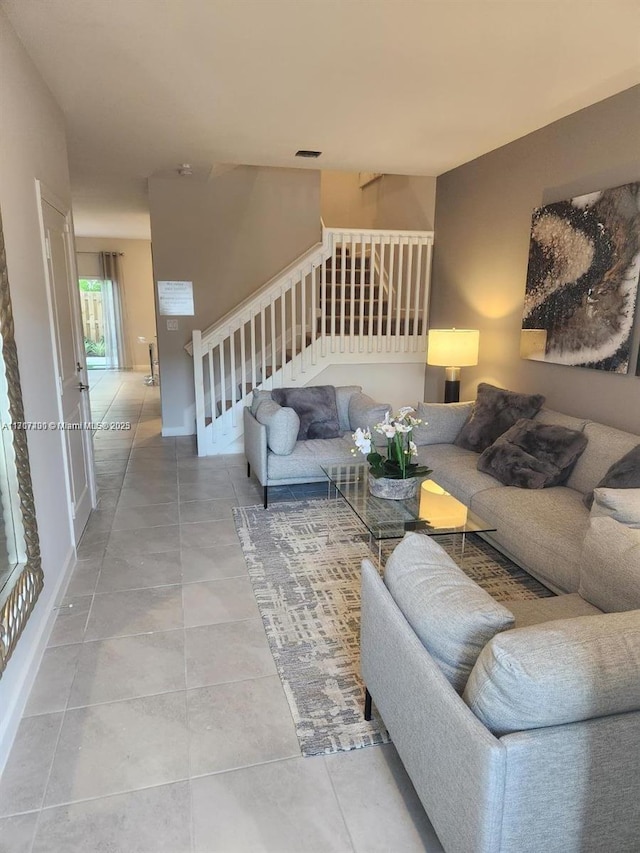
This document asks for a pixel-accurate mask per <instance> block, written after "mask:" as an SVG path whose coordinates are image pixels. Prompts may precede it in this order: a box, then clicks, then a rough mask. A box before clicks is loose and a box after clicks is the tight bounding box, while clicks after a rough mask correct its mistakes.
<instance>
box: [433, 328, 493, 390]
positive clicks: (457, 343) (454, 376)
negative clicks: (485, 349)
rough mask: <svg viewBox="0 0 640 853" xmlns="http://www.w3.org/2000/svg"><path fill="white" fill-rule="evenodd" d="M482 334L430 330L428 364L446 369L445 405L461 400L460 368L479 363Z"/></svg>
mask: <svg viewBox="0 0 640 853" xmlns="http://www.w3.org/2000/svg"><path fill="white" fill-rule="evenodd" d="M479 340H480V332H479V331H478V330H477V329H429V344H428V347H427V364H431V365H434V366H436V367H446V371H445V383H444V401H445V403H457V402H458V401H459V399H460V368H461V367H472V366H473V365H474V364H477V363H478V344H479Z"/></svg>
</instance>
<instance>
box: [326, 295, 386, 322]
mask: <svg viewBox="0 0 640 853" xmlns="http://www.w3.org/2000/svg"><path fill="white" fill-rule="evenodd" d="M361 307H362V315H363V316H364V317H368V316H369V315H370V314H374V315H376V317H377V315H378V314H382V316H383V318H384V316H385V315H386V314H388V313H389V302H388V300H386V299H385V300H383V301H382V302H380V301H379V300H378V299H368V300H365V301H364V302H362V303H361V302H360V301H359V300H356V301H355V302H354V305H353V316H354V317H359V316H360V308H361ZM327 308H328V309H330V308H331V305H330V304H328V305H327ZM344 308H345V311H344V316H345V317H351V302H346V303H345V306H344ZM330 314H331V311H330V310H329V311H328V315H330ZM341 316H342V308H339V306H338V305H337V304H336V318H337V319H339V318H340V317H341ZM327 319H330V316H328V317H327Z"/></svg>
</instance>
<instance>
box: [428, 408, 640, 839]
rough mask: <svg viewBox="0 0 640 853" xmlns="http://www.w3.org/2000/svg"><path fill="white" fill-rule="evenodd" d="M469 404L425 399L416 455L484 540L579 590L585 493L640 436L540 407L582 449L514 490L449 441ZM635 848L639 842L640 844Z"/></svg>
mask: <svg viewBox="0 0 640 853" xmlns="http://www.w3.org/2000/svg"><path fill="white" fill-rule="evenodd" d="M472 406H473V403H472V402H470V403H448V404H438V403H423V404H420V405H419V406H418V416H419V417H421V418H422V419H423V420H424V421H426V426H425V427H424V428H422V429H421V430H420V434H419V435H417V436H416V443H418V444H419V447H418V460H419V461H420V463H421V464H424V465H428V466H429V467H430V468H431V469H432V470H433V474H432V475H431V476H432V477H433V479H434V480H436V481H437V482H438V483H439V484H440V485H441V486H442V487H443V488H444V489H446V490H447V491H449V492H451V494H452V495H455V497H457V498H459V499H460V500H462V501H463V502H464V503H466V504H467V505H468V506H469V507H471V509H472V510H473V511H474V512H476V513H478V515H480V516H481V517H482V518H484V519H485V520H486V521H488V522H490V523H491V525H492V526H495V527H496V528H497V531H496V533H494V534H491V535H487V536H486V537H485V538H486V539H487V540H488V541H490V542H491V543H492V544H493V545H494V546H495V547H496V548H498V549H499V550H500V551H502V552H503V553H504V554H506V555H507V556H508V557H509V558H510V559H512V560H513V561H514V562H515V563H517V564H518V565H519V566H522V568H524V569H526V571H527V572H529V573H530V574H531V575H533V576H534V577H536V578H537V579H538V580H540V581H541V582H542V583H543V584H545V586H548V587H549V589H551V590H553V591H554V592H556V593H573V592H577V591H578V585H579V577H580V555H581V553H582V544H583V541H584V536H585V532H586V529H587V525H588V523H589V510H588V509H587V507H586V506H585V504H584V500H583V498H584V496H585V494H586V493H588V492H590V491H592V490H593V489H594V488H595V486H596V485H597V484H598V482H599V481H600V480H601V479H602V477H603V476H604V474H605V473H606V472H607V470H608V469H609V467H610V466H611V465H612V464H613V463H614V462H616V461H617V460H618V459H620V457H622V456H624V455H625V454H626V453H628V452H629V451H630V450H632V449H633V448H634V447H636V446H637V445H638V444H640V435H634V434H633V433H628V432H622V431H621V430H617V429H614V428H613V427H608V426H604V425H603V424H599V423H596V422H595V421H589V420H587V419H586V418H574V417H570V416H569V415H565V414H562V413H561V412H554V411H551V410H549V409H542V410H541V411H540V412H539V413H538V414H537V415H536V416H535V418H534V419H533V420H534V421H535V422H539V423H546V424H558V425H560V426H564V427H568V428H569V429H574V430H579V431H581V432H584V434H585V436H586V437H587V439H588V443H587V446H586V448H585V450H584V452H583V453H582V455H581V456H580V457H579V459H578V461H577V463H576V465H575V467H574V468H573V470H572V472H571V475H570V476H569V479H568V480H567V482H566V485H564V486H556V487H553V488H549V489H520V488H517V487H515V486H503V485H502V484H501V483H499V482H498V481H497V480H495V479H494V478H493V477H492V476H491V475H489V474H485V473H483V472H481V471H478V469H477V464H478V454H477V453H475V452H473V451H471V450H464V449H463V448H461V447H456V446H455V445H454V444H453V441H454V440H455V438H456V436H457V435H458V433H459V432H460V429H461V428H462V426H463V424H464V422H465V421H466V420H467V417H468V416H469V414H470V412H471V409H472ZM639 849H640V845H639Z"/></svg>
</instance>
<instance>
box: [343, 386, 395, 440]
mask: <svg viewBox="0 0 640 853" xmlns="http://www.w3.org/2000/svg"><path fill="white" fill-rule="evenodd" d="M390 411H391V405H390V403H376V401H375V400H374V399H373V398H372V397H370V396H369V395H368V394H362V393H360V394H353V396H352V397H351V399H350V400H349V428H350V429H351V430H352V431H355V430H357V429H369V430H371V438H372V439H373V442H374V444H377V445H378V447H382V446H384V445H386V443H387V440H386V438H385V437H384V436H383V435H380V433H378V432H375V430H374V429H373V427H374V424H379V423H381V422H382V421H383V420H384V416H385V415H386V413H387V412H390Z"/></svg>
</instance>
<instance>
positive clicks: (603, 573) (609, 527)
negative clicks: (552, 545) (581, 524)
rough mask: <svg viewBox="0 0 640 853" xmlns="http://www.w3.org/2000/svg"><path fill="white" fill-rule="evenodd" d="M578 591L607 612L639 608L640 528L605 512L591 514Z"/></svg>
mask: <svg viewBox="0 0 640 853" xmlns="http://www.w3.org/2000/svg"><path fill="white" fill-rule="evenodd" d="M594 509H596V510H597V508H596V504H595V502H594ZM579 592H580V595H581V596H582V597H583V598H584V599H586V600H587V601H589V602H590V603H591V604H593V605H594V606H595V607H599V608H600V610H604V611H605V612H607V613H613V612H618V611H623V610H635V609H637V608H640V530H638V529H636V528H632V527H627V526H626V525H625V524H620V522H618V521H616V520H615V519H614V518H611V517H608V516H597V515H592V516H591V520H590V522H589V529H588V531H587V535H586V536H585V538H584V548H583V551H582V565H581V567H580V587H579Z"/></svg>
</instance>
